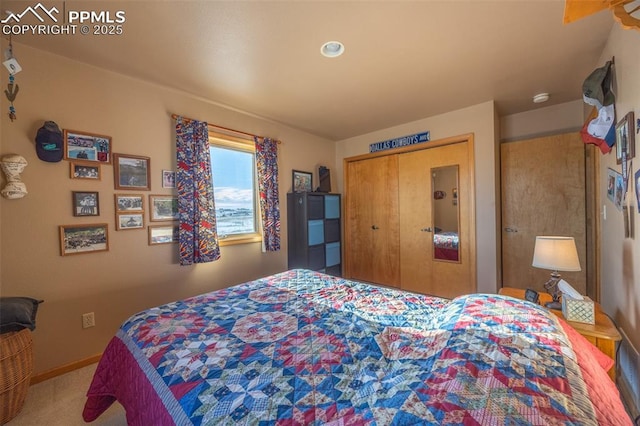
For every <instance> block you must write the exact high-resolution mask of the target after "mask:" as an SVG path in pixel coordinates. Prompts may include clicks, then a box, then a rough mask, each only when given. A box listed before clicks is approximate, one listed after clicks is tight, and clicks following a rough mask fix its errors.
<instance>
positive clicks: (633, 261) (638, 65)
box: [599, 25, 640, 349]
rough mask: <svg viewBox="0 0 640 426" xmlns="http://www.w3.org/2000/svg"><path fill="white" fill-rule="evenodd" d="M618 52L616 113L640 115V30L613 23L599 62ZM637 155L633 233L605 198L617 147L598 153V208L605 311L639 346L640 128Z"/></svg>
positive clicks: (631, 194) (631, 188) (615, 167)
mask: <svg viewBox="0 0 640 426" xmlns="http://www.w3.org/2000/svg"><path fill="white" fill-rule="evenodd" d="M612 57H615V80H614V81H615V83H616V88H615V89H616V90H615V93H616V117H617V119H618V120H620V119H621V118H622V117H624V116H625V115H626V114H627V113H628V112H629V111H633V112H634V114H635V117H636V119H638V118H640V79H638V70H640V32H638V31H634V30H623V29H622V28H621V27H620V26H619V25H614V27H613V29H612V30H611V34H610V35H609V40H608V42H607V45H606V47H605V49H604V51H603V52H602V56H601V57H600V64H604V63H605V62H606V61H607V60H610V59H611V58H612ZM635 136H636V157H635V158H634V159H633V166H632V167H631V169H630V176H631V177H630V179H629V192H628V194H627V203H628V205H629V206H633V212H632V220H633V222H634V223H635V237H634V238H625V237H624V220H623V213H622V212H621V211H619V210H617V209H616V207H615V205H614V204H613V203H612V202H611V201H610V200H609V199H608V198H607V192H606V191H607V187H606V178H607V169H608V168H611V169H613V170H616V171H618V172H620V173H621V172H622V167H621V166H620V165H617V164H616V157H615V152H613V151H612V153H610V154H607V155H602V156H601V157H600V170H599V175H600V178H599V193H600V209H601V211H602V209H603V208H606V211H607V217H606V219H605V218H604V216H603V215H601V216H600V224H601V229H602V232H601V234H602V235H601V241H602V255H601V259H600V268H601V271H602V275H601V278H602V282H601V290H600V292H601V299H602V306H603V307H604V309H605V311H606V312H607V313H608V314H610V315H612V316H613V317H614V319H615V321H616V323H617V324H618V326H619V327H621V328H622V329H623V330H624V331H625V333H626V334H627V335H628V336H629V337H630V339H631V341H632V342H633V344H634V346H635V347H636V348H638V349H640V214H638V200H637V198H636V195H635V190H636V185H635V184H632V182H633V175H634V174H635V173H636V172H637V171H638V170H640V141H638V139H640V134H638V133H637V132H636V134H635Z"/></svg>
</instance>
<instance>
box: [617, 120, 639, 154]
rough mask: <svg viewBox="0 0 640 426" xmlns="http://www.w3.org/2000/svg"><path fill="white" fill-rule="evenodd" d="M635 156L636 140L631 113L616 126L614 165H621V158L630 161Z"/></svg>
mask: <svg viewBox="0 0 640 426" xmlns="http://www.w3.org/2000/svg"><path fill="white" fill-rule="evenodd" d="M635 156H636V140H635V132H634V123H633V111H631V112H629V113H628V114H627V115H625V116H624V118H622V120H620V121H619V122H618V124H616V163H617V164H622V162H623V157H625V160H630V159H632V158H633V157H635Z"/></svg>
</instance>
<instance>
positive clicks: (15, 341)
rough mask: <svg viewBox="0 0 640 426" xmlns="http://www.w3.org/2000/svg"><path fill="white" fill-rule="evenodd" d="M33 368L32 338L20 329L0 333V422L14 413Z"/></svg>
mask: <svg viewBox="0 0 640 426" xmlns="http://www.w3.org/2000/svg"><path fill="white" fill-rule="evenodd" d="M32 371H33V340H32V339H31V331H30V330H29V329H26V328H25V329H24V330H21V331H14V332H10V333H5V334H0V425H2V424H5V423H7V422H8V421H9V420H11V419H13V418H14V417H15V416H17V415H18V413H19V412H20V410H22V406H23V405H24V400H25V398H26V397H27V391H28V390H29V381H30V379H31V372H32Z"/></svg>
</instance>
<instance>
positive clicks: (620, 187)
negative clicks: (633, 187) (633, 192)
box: [613, 172, 626, 211]
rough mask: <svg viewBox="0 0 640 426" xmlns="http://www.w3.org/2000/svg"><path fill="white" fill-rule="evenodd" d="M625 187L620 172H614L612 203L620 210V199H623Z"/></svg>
mask: <svg viewBox="0 0 640 426" xmlns="http://www.w3.org/2000/svg"><path fill="white" fill-rule="evenodd" d="M625 189H626V188H625V187H624V180H623V179H622V174H620V173H618V172H616V187H615V195H614V197H613V198H614V200H613V204H615V205H616V207H617V208H618V210H620V211H622V201H623V200H624V193H625Z"/></svg>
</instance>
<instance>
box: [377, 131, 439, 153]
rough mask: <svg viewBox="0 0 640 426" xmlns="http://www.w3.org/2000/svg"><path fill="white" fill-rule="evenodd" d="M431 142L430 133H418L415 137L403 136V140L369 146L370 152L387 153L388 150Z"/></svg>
mask: <svg viewBox="0 0 640 426" xmlns="http://www.w3.org/2000/svg"><path fill="white" fill-rule="evenodd" d="M429 140H430V138H429V132H424V133H416V134H415V135H409V136H402V137H401V138H395V139H389V140H387V141H382V142H376V143H372V144H371V145H369V152H378V151H385V150H387V149H392V148H400V147H401V146H408V145H415V144H417V143H423V142H429Z"/></svg>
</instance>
